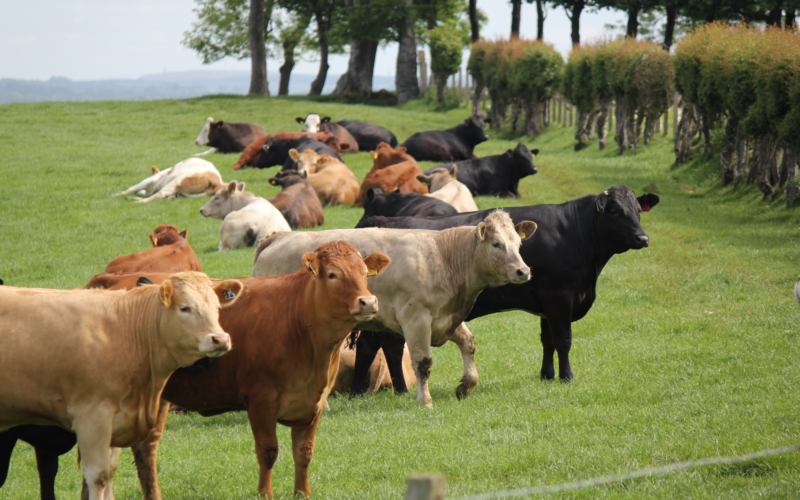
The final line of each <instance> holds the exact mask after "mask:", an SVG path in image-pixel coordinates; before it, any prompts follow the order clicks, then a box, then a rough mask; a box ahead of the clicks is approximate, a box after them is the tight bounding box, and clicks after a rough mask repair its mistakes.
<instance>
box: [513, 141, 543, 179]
mask: <svg viewBox="0 0 800 500" xmlns="http://www.w3.org/2000/svg"><path fill="white" fill-rule="evenodd" d="M506 154H507V155H509V156H511V161H510V162H509V163H511V165H513V168H514V171H515V172H516V174H517V175H518V178H520V179H522V178H523V177H527V176H529V175H533V174H535V173H536V172H538V171H539V170H538V169H537V168H536V165H534V164H533V157H534V156H536V155H538V154H539V150H538V149H534V150H533V151H531V150H530V149H528V147H527V146H526V145H524V144H522V143H521V142H520V143H518V144H517V147H516V148H514V149H509V150H508V151H506Z"/></svg>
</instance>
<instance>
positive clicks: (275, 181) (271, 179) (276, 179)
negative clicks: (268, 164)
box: [269, 177, 278, 186]
mask: <svg viewBox="0 0 800 500" xmlns="http://www.w3.org/2000/svg"><path fill="white" fill-rule="evenodd" d="M269 183H270V184H272V185H273V186H277V185H278V178H277V177H271V178H270V180H269Z"/></svg>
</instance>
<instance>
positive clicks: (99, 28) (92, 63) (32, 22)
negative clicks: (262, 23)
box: [0, 0, 625, 80]
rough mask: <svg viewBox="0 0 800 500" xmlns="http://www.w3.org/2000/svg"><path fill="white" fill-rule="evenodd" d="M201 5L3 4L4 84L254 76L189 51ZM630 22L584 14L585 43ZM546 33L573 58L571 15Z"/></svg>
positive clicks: (501, 13)
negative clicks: (199, 73) (184, 74)
mask: <svg viewBox="0 0 800 500" xmlns="http://www.w3.org/2000/svg"><path fill="white" fill-rule="evenodd" d="M522 5H523V7H522V25H521V36H522V37H524V38H535V36H536V7H535V5H531V4H527V3H524V2H523V4H522ZM194 7H195V2H194V0H136V1H133V2H130V1H126V2H120V1H114V0H112V1H109V0H77V1H66V2H65V1H63V0H61V1H53V0H41V1H38V2H20V1H18V0H0V12H2V13H3V15H2V16H0V46H2V47H3V50H2V51H0V78H16V79H29V80H47V79H49V78H51V77H53V76H59V77H67V78H69V79H71V80H100V79H134V78H138V77H140V76H143V75H147V74H158V73H162V72H168V73H171V72H179V71H193V70H244V71H249V70H250V61H249V60H243V61H237V60H235V59H232V58H227V59H224V60H221V61H218V62H216V63H213V64H205V65H204V64H202V61H201V59H200V58H199V57H198V56H197V54H196V53H195V52H194V51H192V50H190V49H188V48H185V47H184V46H183V45H181V43H180V41H181V38H183V32H184V31H186V30H188V29H190V28H191V25H192V23H193V22H194V21H196V14H195V13H194V12H193V9H194ZM478 7H479V8H480V9H482V10H483V11H484V12H485V13H486V14H487V16H488V17H489V22H488V24H487V25H486V26H485V27H484V28H483V29H482V31H481V36H482V37H483V38H487V39H493V38H499V37H503V38H505V37H508V34H509V31H510V28H511V5H510V4H509V3H508V2H507V1H506V0H478ZM624 17H625V16H624V13H622V12H619V11H609V10H601V11H599V12H594V13H592V12H589V13H584V14H583V15H582V16H581V40H591V39H592V38H597V37H600V36H602V35H603V33H604V25H605V24H608V23H617V22H619V21H620V20H622V19H624ZM544 29H545V41H546V42H549V43H552V44H553V45H554V46H555V47H556V48H557V49H558V50H559V51H561V52H562V53H563V54H565V55H566V54H567V53H568V52H569V48H570V46H571V41H570V23H569V19H568V18H567V16H566V14H565V13H564V9H553V8H551V9H549V10H548V12H547V17H546V20H545V27H544ZM396 57H397V44H396V43H393V44H389V45H387V46H386V47H382V48H379V49H378V56H377V58H376V64H375V75H385V76H393V75H394V74H395V63H396ZM280 64H281V62H280V61H277V60H268V61H267V69H268V71H270V72H272V71H277V70H278V66H279V65H280ZM329 64H330V69H329V74H341V73H343V72H345V71H346V69H347V56H346V55H333V56H331V58H330V61H329ZM464 65H466V60H465V61H464ZM318 67H319V65H318V63H316V62H310V61H301V62H300V63H299V64H297V66H295V70H294V71H295V73H300V74H302V73H305V74H316V72H317V69H318Z"/></svg>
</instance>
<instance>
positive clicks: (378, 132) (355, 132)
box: [336, 120, 397, 151]
mask: <svg viewBox="0 0 800 500" xmlns="http://www.w3.org/2000/svg"><path fill="white" fill-rule="evenodd" d="M336 123H337V124H338V125H341V126H342V127H344V128H346V129H347V131H348V132H350V135H352V136H353V137H354V138H355V140H356V141H357V142H358V149H360V150H361V151H373V150H375V149H378V144H380V143H382V142H385V143H386V144H388V145H390V146H391V147H393V148H396V147H397V137H395V136H394V134H393V133H391V132H389V131H388V130H386V129H385V128H383V127H379V126H378V125H373V124H371V123H364V122H358V121H355V120H339V121H338V122H336Z"/></svg>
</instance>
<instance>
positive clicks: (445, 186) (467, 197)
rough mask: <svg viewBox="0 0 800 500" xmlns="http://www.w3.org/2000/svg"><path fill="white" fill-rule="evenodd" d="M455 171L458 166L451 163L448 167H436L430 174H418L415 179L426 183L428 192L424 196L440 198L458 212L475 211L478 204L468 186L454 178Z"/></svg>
mask: <svg viewBox="0 0 800 500" xmlns="http://www.w3.org/2000/svg"><path fill="white" fill-rule="evenodd" d="M457 172H458V167H457V166H455V165H452V166H451V167H450V168H449V169H447V168H437V169H435V170H433V171H431V175H425V174H419V175H417V180H418V181H420V182H421V183H423V184H427V185H428V189H429V190H430V193H429V194H426V195H425V196H430V197H431V198H436V199H437V200H442V201H443V202H445V203H447V204H450V205H452V206H453V207H455V209H456V210H458V211H459V212H477V211H478V205H476V204H475V200H474V199H473V198H472V193H471V192H470V191H469V188H468V187H467V186H465V185H464V184H462V183H460V182H459V181H458V180H457V179H456V173H457Z"/></svg>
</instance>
